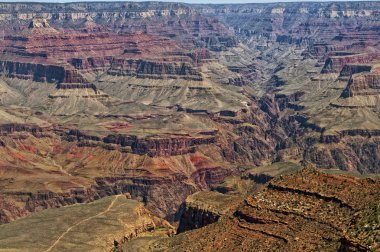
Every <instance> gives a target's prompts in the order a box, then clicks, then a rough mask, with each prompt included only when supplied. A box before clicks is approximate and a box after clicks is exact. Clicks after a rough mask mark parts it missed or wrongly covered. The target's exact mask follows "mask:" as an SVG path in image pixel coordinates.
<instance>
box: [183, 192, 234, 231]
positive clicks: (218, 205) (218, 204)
mask: <svg viewBox="0 0 380 252" xmlns="http://www.w3.org/2000/svg"><path fill="white" fill-rule="evenodd" d="M237 202H239V197H236V196H228V195H224V194H221V193H218V192H198V193H195V194H192V195H190V196H189V197H187V198H186V201H185V202H184V204H183V206H182V207H181V208H180V210H179V214H180V216H181V218H180V223H179V227H178V230H177V233H182V232H185V231H188V230H193V229H197V228H201V227H204V226H207V225H209V224H212V223H214V222H217V221H218V220H219V218H220V217H221V216H223V215H226V214H228V213H229V212H230V211H231V209H233V207H234V206H235V205H236V204H237Z"/></svg>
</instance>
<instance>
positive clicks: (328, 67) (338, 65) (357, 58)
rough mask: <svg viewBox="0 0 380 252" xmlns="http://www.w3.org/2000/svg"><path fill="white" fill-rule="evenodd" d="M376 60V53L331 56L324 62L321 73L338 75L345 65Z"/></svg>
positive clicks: (377, 56)
mask: <svg viewBox="0 0 380 252" xmlns="http://www.w3.org/2000/svg"><path fill="white" fill-rule="evenodd" d="M378 58H379V55H378V54H377V53H368V54H352V55H344V56H341V55H338V56H331V57H329V58H328V59H327V60H326V62H325V65H324V67H323V69H322V71H321V73H322V74H326V73H339V72H341V71H342V69H343V67H344V66H345V65H347V64H366V63H370V62H372V61H374V60H376V59H378Z"/></svg>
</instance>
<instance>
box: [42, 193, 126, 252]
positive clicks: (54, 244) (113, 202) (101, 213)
mask: <svg viewBox="0 0 380 252" xmlns="http://www.w3.org/2000/svg"><path fill="white" fill-rule="evenodd" d="M120 196H121V195H116V197H115V198H114V199H113V200H112V202H111V203H110V204H109V206H108V207H107V209H106V210H104V211H102V212H100V213H98V214H96V215H93V216H91V217H88V218H86V219H83V220H81V221H79V222H77V223H75V224H74V225H72V226H71V227H69V228H68V229H67V230H66V231H65V232H63V233H62V234H61V235H60V236H59V237H58V239H57V240H56V241H55V242H54V243H53V244H52V245H51V246H50V247H49V248H48V249H46V250H45V252H49V251H51V250H52V249H53V248H54V247H55V246H56V245H57V244H58V243H59V242H60V241H61V240H62V238H63V237H64V236H65V235H66V234H68V233H69V232H70V231H71V230H72V229H73V228H75V227H77V226H79V225H80V224H82V223H84V222H86V221H89V220H91V219H93V218H96V217H98V216H100V215H103V214H105V213H107V212H108V211H110V210H111V208H112V207H113V205H114V204H115V202H116V201H117V199H118V198H119V197H120Z"/></svg>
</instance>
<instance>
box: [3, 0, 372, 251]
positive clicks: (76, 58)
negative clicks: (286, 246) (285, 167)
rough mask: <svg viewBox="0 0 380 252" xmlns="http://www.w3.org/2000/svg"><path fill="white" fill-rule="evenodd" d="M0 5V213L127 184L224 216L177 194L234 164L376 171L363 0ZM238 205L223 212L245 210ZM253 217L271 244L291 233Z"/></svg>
mask: <svg viewBox="0 0 380 252" xmlns="http://www.w3.org/2000/svg"><path fill="white" fill-rule="evenodd" d="M0 12H1V13H0V28H1V29H2V30H1V31H0V35H1V36H2V40H1V41H0V73H1V78H0V174H1V176H0V177H1V178H0V206H1V211H0V222H1V223H6V222H10V221H13V220H15V219H17V218H19V217H24V216H27V215H29V214H31V213H33V212H37V211H42V210H44V209H47V208H54V207H61V206H65V205H70V204H75V203H88V202H91V201H95V200H98V199H100V198H103V197H105V196H110V195H115V194H121V193H129V194H130V195H131V197H132V198H133V199H137V200H139V201H141V202H143V203H144V204H145V206H146V207H147V208H148V209H149V210H150V211H151V212H152V213H154V214H155V215H158V216H160V217H162V218H166V219H167V220H170V221H172V222H175V221H179V220H180V216H181V214H182V213H184V215H185V216H188V217H189V219H190V221H189V219H188V220H187V221H188V222H185V223H183V222H182V226H180V229H179V230H180V231H181V232H182V231H185V230H189V229H192V228H194V227H201V226H204V225H206V224H209V223H210V222H213V221H216V220H217V219H220V218H221V216H222V214H221V212H220V211H219V210H218V209H216V210H215V209H211V210H210V209H208V208H207V206H205V205H204V204H200V206H201V208H202V209H203V210H202V212H201V213H198V212H197V209H196V208H197V207H199V205H198V203H194V202H195V201H191V198H190V203H189V202H187V203H189V204H190V205H189V204H188V206H187V205H186V204H185V205H183V203H184V202H185V199H186V198H187V197H188V196H189V195H191V194H193V193H195V192H198V191H207V190H210V188H213V187H214V186H215V185H218V184H220V183H221V182H223V181H224V180H225V179H226V178H227V177H230V176H240V175H241V173H243V172H244V171H245V169H248V168H252V167H257V166H263V165H269V164H272V163H278V162H287V161H292V162H300V161H301V162H304V163H312V164H315V165H316V166H317V167H319V168H323V169H333V170H335V169H339V170H345V171H349V172H352V173H362V174H374V173H379V171H380V167H379V164H380V162H379V161H380V160H379V159H380V155H379V142H380V116H379V115H380V111H379V108H380V106H379V105H380V98H379V83H378V81H379V67H378V65H379V63H380V62H379V61H380V60H379V52H380V47H379V43H378V41H379V34H378V27H380V20H379V15H378V13H379V12H380V4H379V3H377V2H368V3H367V2H366V3H355V2H353V3H351V2H350V3H279V4H247V5H212V6H211V5H202V6H198V5H186V4H174V3H155V2H149V3H122V2H114V3H113V2H107V3H69V4H39V3H34V4H32V3H18V4H10V3H9V4H8V3H2V4H0ZM1 32H2V33H1ZM252 176H253V177H255V178H256V180H258V181H267V180H269V179H270V178H271V177H272V176H271V175H266V174H264V175H263V174H255V175H252ZM226 181H227V182H228V181H229V180H226ZM227 182H226V183H227ZM224 189H225V188H224ZM225 190H227V191H228V190H229V189H228V188H227V189H225ZM297 190H301V189H299V188H298V189H297ZM297 190H296V191H295V192H293V191H292V192H291V193H295V194H297V195H298V194H300V193H299V192H298V191H297ZM285 191H286V190H285ZM272 192H273V195H276V193H279V194H282V193H287V192H288V191H286V192H284V190H283V189H279V188H277V187H268V189H267V190H266V191H265V193H267V194H268V197H272V196H273V195H272ZM301 194H302V193H301ZM271 195H272V196H271ZM302 195H303V196H302ZM302 195H301V196H302V197H304V196H305V195H304V194H302ZM318 195H319V194H318ZM211 196H212V195H211ZM211 196H210V197H211ZM214 196H215V195H214ZM301 196H299V197H301ZM306 196H307V197H306ZM306 196H305V197H306V198H308V197H317V198H318V199H322V198H323V197H322V196H321V197H322V198H321V197H320V196H315V195H314V194H313V195H309V194H307V195H306ZM330 196H331V197H333V198H334V197H335V191H334V192H333V193H332V195H329V197H330ZM212 197H213V196H212ZM273 197H275V196H273ZM297 197H298V196H297ZM302 197H301V199H299V200H300V201H304V200H306V199H304V198H302ZM308 199H309V198H308ZM329 199H330V198H329ZM331 199H332V198H331ZM334 199H335V198H334ZM219 200H220V201H223V200H225V199H224V198H223V197H218V196H215V202H218V201H219ZM228 200H229V199H228ZM228 200H227V201H228ZM234 200H235V198H233V199H232V201H234ZM322 200H325V198H323V199H322ZM332 201H334V200H332ZM234 202H235V201H234ZM334 202H335V201H334ZM335 203H336V202H335ZM335 203H334V204H335ZM231 204H232V203H231ZM334 204H333V207H334V209H335V207H336V206H335V205H334ZM216 205H218V204H216ZM246 208H247V209H248V208H250V206H245V207H242V209H241V211H240V210H239V211H238V210H236V211H237V212H236V215H234V216H232V218H233V220H230V221H233V222H235V221H237V222H240V221H242V220H243V219H244V218H246V221H247V222H252V221H253V222H255V221H257V220H256V219H257V218H256V217H252V216H248V215H249V214H245V213H246V212H247V211H248V212H250V211H251V209H248V210H247V209H246ZM344 209H346V208H344ZM246 210H247V211H246ZM346 210H347V211H346ZM346 210H342V211H343V212H344V211H346V212H349V216H351V212H350V211H351V210H352V209H346ZM255 211H256V210H255ZM268 211H269V210H268ZM323 211H325V209H324V210H323ZM339 211H340V210H339ZM339 211H338V212H339ZM346 212H344V214H346ZM339 214H340V212H339ZM258 215H259V213H258ZM247 216H248V217H247ZM208 217H210V219H212V221H210V220H208V219H207V218H208ZM281 218H282V217H281ZM281 218H280V219H272V218H270V220H269V223H272V224H273V223H277V224H278V223H279V222H277V221H282V222H284V223H285V222H288V220H287V219H286V218H287V217H284V219H285V220H281ZM297 218H298V217H297ZM299 218H301V219H302V218H303V217H299ZM198 220H199V223H195V224H194V222H196V221H198ZM265 221H267V220H259V221H258V222H260V223H261V222H265ZM302 223H305V225H311V224H310V223H308V221H305V220H303V221H302ZM318 223H319V222H318ZM235 224H236V223H235ZM235 224H234V225H235ZM272 224H271V225H272ZM319 224H320V225H322V226H323V229H322V230H323V232H325V231H326V232H329V231H331V230H332V231H331V232H332V236H331V237H330V236H328V237H327V238H326V239H333V240H334V241H335V240H336V239H338V237H341V231H336V226H334V227H332V226H331V225H328V224H326V223H324V224H323V223H322V224H321V223H319ZM319 224H318V225H319ZM330 224H331V223H330ZM249 225H251V224H249ZM281 225H283V223H282V224H281ZM284 225H285V224H284ZM234 227H235V226H234ZM240 228H241V229H243V230H248V229H247V228H246V227H240V226H239V228H237V229H236V230H239V229H240ZM250 228H251V227H250ZM324 228H326V229H324ZM353 228H354V227H353ZM261 231H262V232H261ZM261 231H260V232H259V231H257V232H259V233H260V234H261V235H262V236H267V235H268V234H269V236H270V237H271V238H270V239H272V240H273V244H275V245H274V246H277V245H278V246H280V245H281V244H282V243H286V241H289V240H291V239H293V238H289V237H284V236H283V235H282V234H277V233H276V234H275V232H274V233H273V232H269V231H270V230H269V231H268V230H261ZM210 232H211V231H210ZM236 232H237V231H236ZM247 232H248V231H247ZM250 232H251V231H249V232H248V233H250ZM257 232H256V231H254V233H257ZM276 232H277V231H276ZM321 232H322V231H321ZM297 237H298V236H294V239H295V238H297ZM309 238H310V237H309ZM309 238H308V239H309ZM346 238H347V242H346V243H345V244H348V245H347V246H351V245H352V244H351V243H350V242H349V240H348V237H346ZM272 240H271V241H270V242H272ZM310 240H312V237H311V238H310ZM250 242H251V241H250ZM350 244H351V245H350ZM292 246H293V245H292ZM294 246H295V247H294V248H301V247H298V245H294ZM342 246H343V245H342ZM344 246H346V245H344ZM280 247H281V246H280Z"/></svg>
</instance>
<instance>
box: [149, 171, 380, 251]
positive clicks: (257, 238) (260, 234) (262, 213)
mask: <svg viewBox="0 0 380 252" xmlns="http://www.w3.org/2000/svg"><path fill="white" fill-rule="evenodd" d="M379 186H380V184H379V180H378V179H358V178H354V177H350V176H345V175H327V174H323V173H320V172H318V171H317V170H315V169H304V170H301V171H299V172H297V173H294V174H291V175H287V176H281V177H279V178H276V179H274V180H272V182H270V184H269V186H268V187H267V188H266V189H264V190H263V191H261V192H259V193H257V194H255V195H251V196H249V197H248V198H246V199H245V201H244V202H243V203H241V204H240V205H238V206H237V207H236V208H235V210H234V211H232V212H230V213H229V214H226V215H225V216H222V217H220V218H219V220H218V221H217V222H215V223H213V224H211V225H207V226H205V227H202V228H200V229H195V230H192V231H189V232H184V233H181V234H179V235H177V236H174V237H172V238H168V239H162V240H159V241H158V240H157V241H156V242H155V243H154V245H152V246H155V249H157V248H159V249H163V250H167V251H177V250H180V251H181V248H183V247H186V249H192V250H199V251H208V250H210V249H212V250H226V251H227V250H231V249H232V250H240V249H246V248H247V246H249V248H250V249H253V250H263V251H266V250H273V249H274V250H279V251H280V250H289V251H298V250H304V251H312V250H314V249H321V250H334V251H335V250H338V249H339V247H340V246H342V247H343V246H345V245H341V242H343V237H344V236H345V233H346V232H348V230H349V229H350V223H352V219H353V218H355V216H356V214H355V213H356V212H357V211H367V210H366V209H367V208H368V204H371V203H372V202H376V201H378V200H379V196H378V194H377V192H378V190H379ZM225 206H226V207H227V206H229V204H226V205H225ZM363 215H364V214H363ZM192 216H193V215H189V216H188V217H190V219H191V217H192ZM367 216H368V215H367ZM371 219H372V221H371V225H372V226H373V225H374V223H375V222H376V221H375V219H373V217H371ZM372 226H371V227H372ZM376 232H377V231H376V229H375V230H371V231H369V232H368V233H370V234H371V238H370V239H368V241H370V242H369V243H368V244H366V247H365V248H366V250H365V251H367V249H369V247H371V248H377V246H378V243H377V242H376V241H375V240H374V239H372V238H373V237H375V235H376ZM363 237H364V236H363ZM343 244H347V243H344V242H343ZM351 244H354V243H351ZM357 244H358V245H357V246H353V247H351V248H361V247H362V245H360V242H359V243H357ZM342 247H341V248H342ZM346 248H348V247H346ZM343 251H344V250H343ZM359 251H360V250H359Z"/></svg>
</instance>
